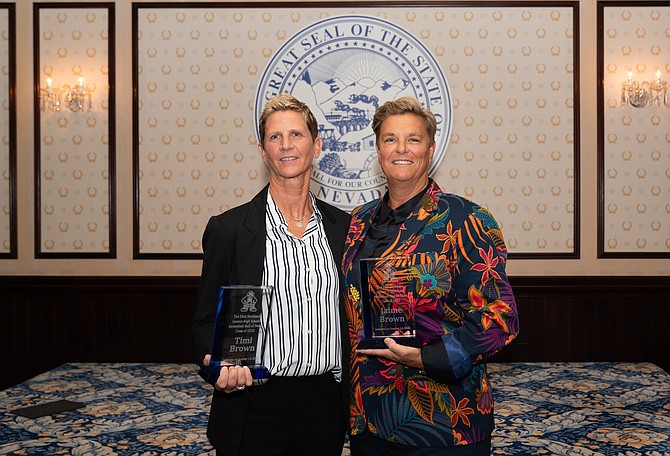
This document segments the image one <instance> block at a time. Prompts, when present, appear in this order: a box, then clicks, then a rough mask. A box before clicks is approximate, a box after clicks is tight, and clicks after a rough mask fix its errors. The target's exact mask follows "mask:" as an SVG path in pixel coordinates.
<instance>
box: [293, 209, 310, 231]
mask: <svg viewBox="0 0 670 456" xmlns="http://www.w3.org/2000/svg"><path fill="white" fill-rule="evenodd" d="M310 215H312V213H311V212H308V213H307V214H305V215H303V216H302V217H300V218H295V217H293V216H292V215H289V217H290V218H292V219H293V220H294V221H295V226H297V227H298V228H302V221H303V220H305V217H309V216H310Z"/></svg>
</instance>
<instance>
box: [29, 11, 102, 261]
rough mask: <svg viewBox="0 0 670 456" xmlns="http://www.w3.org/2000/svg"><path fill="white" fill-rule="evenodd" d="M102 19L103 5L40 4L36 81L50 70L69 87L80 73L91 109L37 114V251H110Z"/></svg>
mask: <svg viewBox="0 0 670 456" xmlns="http://www.w3.org/2000/svg"><path fill="white" fill-rule="evenodd" d="M108 20H109V18H108V10H107V9H106V8H77V9H74V8H70V9H68V8H42V9H40V11H39V27H40V28H39V36H40V42H39V52H40V53H39V59H40V81H39V84H40V87H42V88H45V87H46V85H47V78H51V79H52V86H53V87H57V86H60V85H61V84H67V85H68V86H70V87H71V88H74V87H75V86H78V85H79V78H83V82H82V85H83V86H84V87H85V88H86V89H87V90H89V91H90V92H91V100H90V101H91V105H90V110H84V111H77V112H73V111H71V110H70V109H68V108H66V107H62V108H61V110H60V111H58V112H42V113H41V115H40V144H39V148H40V157H39V158H40V170H39V171H40V174H39V175H40V194H39V198H40V206H39V208H40V226H39V228H38V229H39V230H40V235H41V237H40V245H39V246H38V249H39V251H41V252H43V253H59V252H72V253H82V252H83V253H92V252H109V251H110V239H109V237H110V231H109V217H110V207H109V196H110V195H109V185H110V182H109V159H110V157H109V143H110V138H109V118H108V117H109V116H108V74H109V67H108V57H109V39H108V38H109V30H108V27H109V24H108ZM64 104H65V103H64V100H63V102H62V105H64Z"/></svg>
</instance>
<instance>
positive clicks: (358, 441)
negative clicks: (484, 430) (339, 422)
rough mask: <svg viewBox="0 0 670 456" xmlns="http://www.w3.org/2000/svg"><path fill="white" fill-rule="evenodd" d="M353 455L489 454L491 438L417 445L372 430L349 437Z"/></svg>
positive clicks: (438, 455)
mask: <svg viewBox="0 0 670 456" xmlns="http://www.w3.org/2000/svg"><path fill="white" fill-rule="evenodd" d="M349 445H350V448H351V456H489V455H490V454H491V438H490V437H489V438H488V439H486V440H482V441H481V442H477V443H472V444H470V445H458V446H453V447H415V446H409V445H400V444H397V443H393V442H389V441H388V440H384V439H380V438H379V437H375V436H374V435H372V434H371V433H370V432H364V433H362V434H358V435H354V436H352V437H351V438H350V439H349Z"/></svg>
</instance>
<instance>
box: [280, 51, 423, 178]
mask: <svg viewBox="0 0 670 456" xmlns="http://www.w3.org/2000/svg"><path fill="white" fill-rule="evenodd" d="M359 58H360V55H359ZM375 60H376V59H375ZM358 63H359V64H360V60H359V61H358ZM370 63H372V64H370ZM379 63H380V62H369V61H368V65H362V66H361V65H356V67H358V68H354V67H351V66H350V67H349V68H347V69H346V70H344V71H343V69H342V67H341V65H340V68H335V69H334V68H332V67H331V68H329V69H327V70H326V71H324V70H325V69H324V68H323V65H318V64H316V62H315V64H316V65H312V66H310V67H309V68H307V69H305V70H304V71H303V72H302V74H301V75H300V77H299V78H298V79H297V80H296V81H295V84H294V87H293V90H292V94H293V95H294V96H296V97H297V98H298V99H300V100H302V101H303V102H305V103H306V104H307V105H308V106H309V107H310V109H311V110H312V112H313V113H314V116H315V117H316V119H317V122H318V124H319V135H320V136H321V138H322V140H323V150H322V153H321V155H320V156H319V158H318V159H317V160H315V166H316V167H318V169H319V170H320V171H321V172H323V173H326V174H329V175H331V176H334V177H339V178H344V179H360V178H366V177H370V176H372V175H374V174H379V173H380V172H381V170H380V169H379V168H378V166H377V168H376V170H373V169H372V168H373V167H374V166H376V165H377V159H376V152H375V138H374V133H373V131H372V127H371V122H372V117H373V115H374V113H375V110H376V109H377V108H378V107H379V106H380V105H381V104H383V103H385V102H386V101H388V100H392V99H395V98H398V97H401V96H405V95H409V96H415V94H414V92H413V90H412V87H411V85H410V82H409V81H408V80H407V79H405V78H404V76H405V75H404V74H403V73H402V72H401V71H399V70H398V69H397V68H395V65H390V64H389V62H385V65H383V67H381V66H380V65H379ZM315 66H316V68H315ZM389 66H390V67H391V68H388V67H389ZM366 67H367V68H366ZM365 69H367V71H365ZM338 70H339V71H338Z"/></svg>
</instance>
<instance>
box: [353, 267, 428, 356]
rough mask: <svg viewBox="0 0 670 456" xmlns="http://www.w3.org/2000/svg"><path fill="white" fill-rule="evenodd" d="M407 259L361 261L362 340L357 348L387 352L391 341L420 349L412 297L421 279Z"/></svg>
mask: <svg viewBox="0 0 670 456" xmlns="http://www.w3.org/2000/svg"><path fill="white" fill-rule="evenodd" d="M407 259H408V258H407V257H387V258H365V259H361V260H360V269H361V299H362V303H363V339H361V340H360V341H359V343H358V348H361V349H365V348H386V344H385V343H384V339H385V338H387V337H391V338H392V339H394V340H395V341H396V342H398V343H399V344H402V345H409V346H413V347H419V346H420V343H419V341H418V340H417V338H416V328H415V324H414V306H413V304H412V302H413V301H412V300H411V299H410V295H411V294H412V293H413V291H414V289H415V286H416V285H415V283H416V279H418V275H417V271H416V268H414V267H413V265H411V264H410V262H409V261H407Z"/></svg>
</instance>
